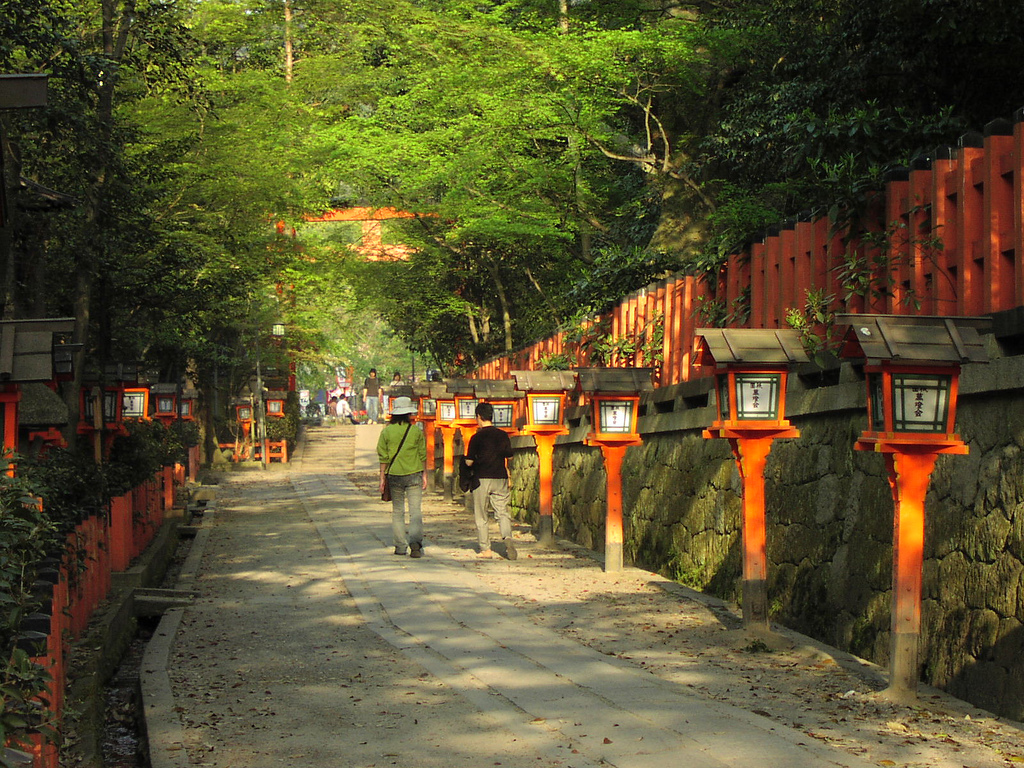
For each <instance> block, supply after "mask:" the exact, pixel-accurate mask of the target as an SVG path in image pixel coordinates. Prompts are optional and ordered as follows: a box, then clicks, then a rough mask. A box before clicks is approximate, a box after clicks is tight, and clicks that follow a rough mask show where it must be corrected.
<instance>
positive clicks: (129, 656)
mask: <svg viewBox="0 0 1024 768" xmlns="http://www.w3.org/2000/svg"><path fill="white" fill-rule="evenodd" d="M181 533H182V534H183V535H181V536H180V537H179V539H178V543H177V546H176V547H175V551H174V555H173V557H172V559H171V562H170V563H169V565H168V568H167V571H166V573H165V574H164V578H163V580H162V582H161V586H160V588H139V589H136V590H135V591H134V593H133V598H132V599H133V603H134V614H135V618H136V629H135V634H134V636H133V637H132V639H131V642H130V643H129V644H128V646H127V648H126V649H125V652H124V654H123V655H122V657H121V660H120V662H119V664H118V666H117V668H116V669H115V670H114V673H113V674H112V675H111V677H110V679H109V680H108V681H107V683H106V685H105V686H104V703H105V709H104V720H103V733H102V736H101V738H100V749H101V754H102V760H103V766H104V768H149V765H150V762H149V748H148V744H147V742H146V734H145V725H144V722H143V712H142V696H141V688H140V669H141V666H142V658H143V655H144V654H145V651H146V645H147V643H148V642H149V641H150V639H151V638H152V637H153V633H154V632H155V631H156V628H157V626H158V625H159V624H160V619H161V617H162V615H163V612H164V611H165V610H168V609H169V608H173V607H176V606H181V605H186V604H188V603H189V602H190V601H191V599H192V597H193V595H192V593H191V592H188V591H185V590H178V589H173V586H174V585H175V584H176V583H177V581H178V576H179V574H180V572H181V567H182V565H183V563H184V562H185V560H186V558H187V557H188V554H189V551H190V549H191V544H192V536H189V535H188V534H189V533H190V531H188V530H184V531H181Z"/></svg>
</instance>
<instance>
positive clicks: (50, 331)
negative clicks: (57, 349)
mask: <svg viewBox="0 0 1024 768" xmlns="http://www.w3.org/2000/svg"><path fill="white" fill-rule="evenodd" d="M74 329H75V320H74V318H71V317H62V318H51V319H42V320H4V321H3V322H0V381H4V382H20V381H50V380H51V379H52V378H53V346H54V338H53V335H54V334H55V333H60V334H68V333H71V332H72V331H73V330H74Z"/></svg>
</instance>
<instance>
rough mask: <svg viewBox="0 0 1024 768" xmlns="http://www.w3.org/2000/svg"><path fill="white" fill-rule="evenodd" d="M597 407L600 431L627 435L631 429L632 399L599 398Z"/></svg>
mask: <svg viewBox="0 0 1024 768" xmlns="http://www.w3.org/2000/svg"><path fill="white" fill-rule="evenodd" d="M598 409H599V410H598V419H599V421H600V431H601V432H607V433H610V434H624V435H628V434H629V433H631V432H632V431H633V401H632V400H601V401H600V404H599V406H598Z"/></svg>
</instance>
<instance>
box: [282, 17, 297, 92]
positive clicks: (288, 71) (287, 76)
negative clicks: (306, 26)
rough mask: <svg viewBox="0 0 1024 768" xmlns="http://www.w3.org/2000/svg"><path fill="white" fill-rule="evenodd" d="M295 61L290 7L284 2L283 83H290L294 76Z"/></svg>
mask: <svg viewBox="0 0 1024 768" xmlns="http://www.w3.org/2000/svg"><path fill="white" fill-rule="evenodd" d="M294 65H295V61H294V58H293V52H292V5H291V0H284V81H285V82H286V83H290V82H291V81H292V75H293V74H294V72H293V69H294Z"/></svg>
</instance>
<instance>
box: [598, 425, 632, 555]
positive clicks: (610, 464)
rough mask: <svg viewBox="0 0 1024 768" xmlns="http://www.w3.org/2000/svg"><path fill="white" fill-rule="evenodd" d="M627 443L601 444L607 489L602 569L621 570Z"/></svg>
mask: <svg viewBox="0 0 1024 768" xmlns="http://www.w3.org/2000/svg"><path fill="white" fill-rule="evenodd" d="M627 447H628V446H627V445H607V444H602V445H601V453H602V454H603V455H604V471H605V474H606V476H607V482H608V491H607V497H608V498H607V503H606V509H605V520H604V570H605V573H617V572H618V571H621V570H622V542H623V535H622V457H623V456H624V455H625V453H626V448H627Z"/></svg>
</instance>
